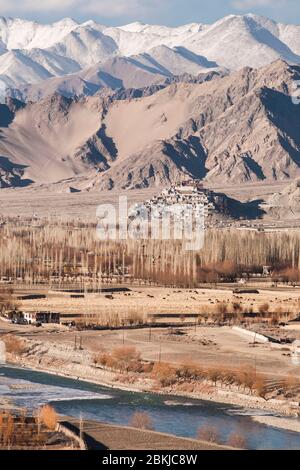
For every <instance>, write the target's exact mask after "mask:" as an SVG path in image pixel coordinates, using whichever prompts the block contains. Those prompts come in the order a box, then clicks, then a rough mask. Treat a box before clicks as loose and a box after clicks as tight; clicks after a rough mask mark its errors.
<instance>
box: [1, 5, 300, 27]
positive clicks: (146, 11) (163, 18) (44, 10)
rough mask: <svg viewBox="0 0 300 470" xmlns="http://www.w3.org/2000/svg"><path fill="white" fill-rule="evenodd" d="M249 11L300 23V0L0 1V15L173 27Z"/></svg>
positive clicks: (44, 19)
mask: <svg viewBox="0 0 300 470" xmlns="http://www.w3.org/2000/svg"><path fill="white" fill-rule="evenodd" d="M249 12H251V13H257V14H260V15H263V16H268V17H270V18H273V19H275V20H278V21H281V22H286V23H297V24H300V2H299V0H0V15H3V16H17V17H22V18H28V19H34V20H38V21H42V22H48V21H54V20H58V19H61V18H62V17H65V16H69V17H72V18H74V19H76V20H79V21H85V20H87V19H91V18H92V19H94V20H96V21H98V22H101V23H103V24H108V25H120V24H124V23H129V22H132V21H137V20H140V21H143V22H148V23H158V24H166V25H170V26H175V25H180V24H183V23H190V22H199V23H210V22H213V21H215V20H217V19H219V18H221V17H223V16H225V15H229V14H232V13H234V14H244V13H249Z"/></svg>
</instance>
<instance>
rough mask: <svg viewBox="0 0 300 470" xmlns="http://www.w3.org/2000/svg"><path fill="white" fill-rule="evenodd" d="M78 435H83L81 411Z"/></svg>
mask: <svg viewBox="0 0 300 470" xmlns="http://www.w3.org/2000/svg"><path fill="white" fill-rule="evenodd" d="M79 437H80V439H82V437H83V419H82V413H80V418H79Z"/></svg>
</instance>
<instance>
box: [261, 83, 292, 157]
mask: <svg viewBox="0 0 300 470" xmlns="http://www.w3.org/2000/svg"><path fill="white" fill-rule="evenodd" d="M261 100H262V102H263V104H264V106H265V107H266V108H267V110H268V111H269V115H268V118H269V119H270V121H271V122H272V123H273V124H274V125H275V126H276V127H277V128H279V129H280V131H281V132H280V134H279V141H280V144H281V146H282V147H283V148H284V149H285V150H286V151H287V152H288V154H289V155H290V157H291V158H292V159H293V161H294V162H295V163H296V164H297V165H298V166H300V150H297V148H296V147H298V149H300V124H299V123H300V104H298V105H297V104H294V103H293V101H292V97H291V96H288V95H285V94H284V93H280V92H279V91H277V90H274V89H269V88H263V89H262V92H261ZM285 136H286V138H285ZM291 140H293V143H294V144H296V145H292V143H291Z"/></svg>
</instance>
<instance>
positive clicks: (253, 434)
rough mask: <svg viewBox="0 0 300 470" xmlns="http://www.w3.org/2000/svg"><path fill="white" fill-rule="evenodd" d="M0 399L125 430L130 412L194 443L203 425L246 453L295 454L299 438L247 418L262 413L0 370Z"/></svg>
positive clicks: (35, 374) (18, 369) (41, 374)
mask: <svg viewBox="0 0 300 470" xmlns="http://www.w3.org/2000/svg"><path fill="white" fill-rule="evenodd" d="M0 398H1V399H4V400H8V401H9V402H10V403H12V404H14V405H16V406H20V407H25V408H27V409H28V410H33V409H36V408H37V407H39V406H40V405H42V404H44V403H48V402H50V403H51V404H52V405H53V406H54V407H55V409H56V410H57V411H58V412H59V413H61V414H64V415H68V416H74V417H79V416H80V414H82V417H83V418H86V419H92V420H95V421H102V422H106V423H111V424H120V425H128V424H129V423H130V420H131V417H132V415H133V413H134V412H136V411H145V412H147V413H148V414H149V415H150V416H151V418H152V421H153V424H154V428H155V430H156V431H160V432H166V433H169V434H174V435H177V436H181V437H192V438H195V437H196V435H197V430H198V429H199V428H201V427H203V426H206V425H209V426H215V427H217V428H218V430H219V433H220V437H221V439H222V442H224V443H226V440H227V439H228V436H229V435H230V434H231V433H239V434H241V435H242V436H243V437H244V438H245V439H246V441H247V447H248V448H249V449H300V434H299V433H293V432H290V431H286V430H279V429H274V428H272V427H267V426H264V425H261V424H259V423H256V422H254V421H253V420H252V419H251V415H252V416H253V415H255V414H256V415H259V414H260V415H261V414H266V413H262V412H261V411H257V412H255V411H253V410H251V412H250V411H249V410H245V409H242V408H239V407H235V406H229V405H223V404H216V403H211V402H207V401H203V400H192V399H187V398H178V397H170V396H163V395H154V394H148V393H147V394H146V393H133V392H127V391H122V390H118V389H111V388H106V387H103V386H99V385H94V384H91V383H86V382H81V381H77V380H73V379H67V378H61V377H58V376H55V375H49V374H45V373H41V372H35V371H31V370H28V369H21V368H15V367H9V366H0Z"/></svg>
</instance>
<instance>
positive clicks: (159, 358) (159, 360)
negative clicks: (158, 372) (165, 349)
mask: <svg viewBox="0 0 300 470" xmlns="http://www.w3.org/2000/svg"><path fill="white" fill-rule="evenodd" d="M158 362H159V363H160V362H161V343H159V355H158Z"/></svg>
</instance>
